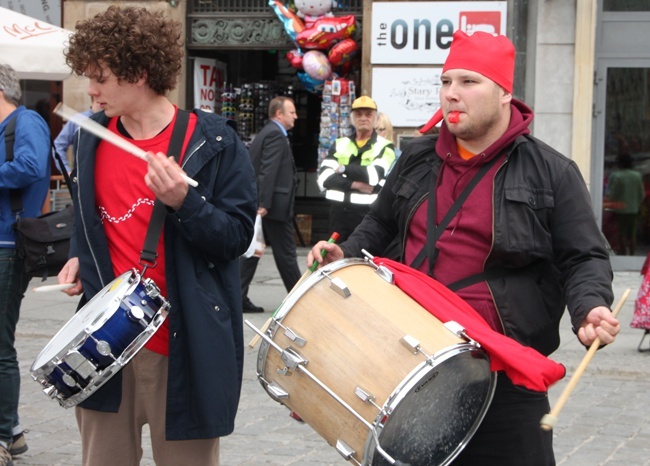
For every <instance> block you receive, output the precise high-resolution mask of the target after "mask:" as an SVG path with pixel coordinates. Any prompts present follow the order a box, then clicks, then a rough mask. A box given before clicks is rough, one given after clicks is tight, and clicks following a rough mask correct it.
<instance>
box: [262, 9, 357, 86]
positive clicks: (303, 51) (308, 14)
mask: <svg viewBox="0 0 650 466" xmlns="http://www.w3.org/2000/svg"><path fill="white" fill-rule="evenodd" d="M335 4H336V3H335V0H295V5H296V8H297V9H298V12H297V13H294V12H293V11H292V10H290V9H288V8H287V7H286V6H284V5H283V4H282V2H281V1H280V0H269V6H271V7H272V8H273V11H275V13H276V15H277V16H278V18H280V21H282V24H283V25H284V28H285V31H286V32H287V34H288V35H289V37H290V38H291V40H292V41H293V42H294V43H295V44H296V49H294V50H291V51H290V52H288V53H287V60H288V61H289V63H290V64H291V66H292V67H294V68H296V69H297V70H304V71H301V72H300V73H299V74H298V76H299V78H300V80H301V82H302V83H303V85H304V86H305V87H306V88H307V89H308V90H312V89H315V90H318V89H322V86H321V84H322V83H323V82H324V81H325V80H326V79H328V78H330V77H332V75H339V76H342V75H345V74H347V73H348V72H349V70H350V65H351V63H350V59H351V58H352V57H354V56H355V55H356V53H357V51H358V45H357V43H356V41H355V40H354V39H352V36H353V34H354V32H355V29H356V22H355V18H354V15H346V16H339V17H335V16H334V15H333V14H332V12H331V10H332V8H333V7H334V6H335ZM312 52H315V53H312ZM316 52H317V53H316Z"/></svg>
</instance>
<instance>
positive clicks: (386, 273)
mask: <svg viewBox="0 0 650 466" xmlns="http://www.w3.org/2000/svg"><path fill="white" fill-rule="evenodd" d="M371 264H374V262H371ZM375 273H376V274H377V275H379V277H380V278H382V279H383V280H384V281H386V282H388V283H389V284H391V285H392V284H394V283H395V276H394V275H393V272H391V271H390V270H388V268H386V267H385V266H383V265H380V266H379V267H377V268H376V269H375Z"/></svg>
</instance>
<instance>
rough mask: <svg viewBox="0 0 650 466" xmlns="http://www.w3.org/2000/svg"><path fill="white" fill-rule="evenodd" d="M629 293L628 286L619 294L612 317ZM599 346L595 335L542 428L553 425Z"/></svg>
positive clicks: (543, 420) (598, 339) (550, 427)
mask: <svg viewBox="0 0 650 466" xmlns="http://www.w3.org/2000/svg"><path fill="white" fill-rule="evenodd" d="M629 294H630V289H629V288H628V289H627V290H625V292H624V293H623V296H621V299H620V300H619V301H618V303H617V304H616V307H615V308H614V311H613V312H612V315H613V316H614V317H616V316H617V315H618V313H619V312H620V310H621V309H622V308H623V304H625V300H626V299H627V297H628V295H629ZM599 346H600V338H599V337H596V339H595V340H594V341H593V343H592V344H591V346H590V347H589V350H588V351H587V354H585V355H584V357H583V358H582V361H580V364H579V365H578V368H577V369H576V371H575V373H574V374H573V375H572V376H571V380H569V383H568V384H567V386H566V387H564V390H563V391H562V394H561V395H560V398H558V400H557V402H556V403H555V406H554V407H553V409H552V410H551V412H550V413H549V414H545V415H544V417H542V420H541V421H540V424H541V426H542V429H544V430H551V429H552V428H553V427H554V426H555V423H556V422H557V417H558V415H559V414H560V411H562V408H564V404H565V403H566V402H567V400H568V399H569V396H570V395H571V392H572V391H573V389H574V388H575V387H576V385H577V384H578V380H579V379H580V377H581V376H582V373H583V372H584V371H585V369H586V368H587V365H588V364H589V362H590V361H591V358H592V357H593V356H594V354H595V353H596V350H597V349H598V347H599Z"/></svg>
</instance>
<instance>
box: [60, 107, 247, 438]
mask: <svg viewBox="0 0 650 466" xmlns="http://www.w3.org/2000/svg"><path fill="white" fill-rule="evenodd" d="M195 113H196V115H197V116H198V122H197V126H196V129H195V130H194V133H193V134H192V137H191V140H190V142H189V144H188V147H187V150H186V152H185V156H184V157H183V165H182V166H183V169H184V170H185V172H186V173H187V174H188V176H189V177H191V178H193V179H195V180H196V181H197V182H198V183H199V186H198V187H197V188H192V187H190V189H189V192H188V194H187V197H186V198H185V201H184V203H183V206H182V207H181V208H180V209H179V210H177V211H171V210H168V212H167V217H166V219H165V226H164V238H165V262H166V270H165V272H166V281H167V299H168V300H169V302H170V304H171V309H170V312H169V317H168V319H169V335H170V338H169V377H168V380H167V381H162V380H161V383H167V414H166V416H167V418H166V419H167V421H166V436H167V439H168V440H187V439H199V438H214V437H222V436H224V435H228V434H230V433H231V432H232V431H233V429H234V421H235V414H236V412H237V406H238V403H239V396H240V391H241V383H242V371H243V359H244V348H243V322H242V320H243V318H242V306H241V293H240V284H239V261H238V259H239V256H240V255H241V254H243V253H244V252H245V251H246V249H247V248H248V245H249V244H250V242H251V240H252V236H253V223H254V219H255V213H256V210H257V193H256V189H255V175H254V173H253V167H252V165H251V163H250V157H249V156H248V152H247V150H246V147H245V146H244V145H243V143H242V142H241V141H240V140H239V138H238V137H237V134H236V133H235V131H234V129H233V128H232V127H231V126H230V125H229V124H228V121H227V120H226V119H225V118H223V117H221V116H218V115H214V114H211V113H206V112H202V111H195ZM91 118H92V119H93V120H96V121H98V122H99V123H101V124H102V125H104V126H105V125H107V124H108V118H107V117H106V116H105V114H104V112H99V113H96V114H94V115H93V116H92V117H91ZM98 143H99V139H98V138H96V137H95V136H93V135H92V134H90V133H88V132H87V131H85V130H83V129H82V130H80V131H79V133H78V134H77V139H76V141H75V146H74V149H75V158H76V160H75V167H76V168H75V171H74V172H73V188H74V205H75V216H76V218H75V234H74V238H73V241H72V245H71V253H70V255H71V257H78V258H79V263H80V276H81V280H82V282H83V286H84V296H83V298H82V300H81V302H80V306H81V305H83V304H84V303H85V302H87V301H88V300H89V299H90V298H91V297H92V296H94V295H95V294H96V293H97V292H98V291H100V290H101V289H102V288H103V287H105V286H106V285H107V284H109V283H110V282H111V281H112V280H113V279H114V278H115V277H114V274H113V267H112V265H111V258H110V254H109V250H108V244H107V241H106V236H105V233H104V229H103V227H102V223H101V221H100V217H99V214H98V212H97V208H96V203H95V183H94V174H95V149H96V147H97V145H98ZM115 169H116V170H119V169H120V167H115ZM126 178H128V174H125V179H126ZM115 188H116V189H119V186H116V187H115ZM137 247H140V245H137ZM134 267H137V264H134ZM120 376H121V374H120V373H118V374H117V375H116V376H115V377H113V378H112V379H111V380H110V381H109V382H107V383H106V384H105V385H104V386H103V387H101V388H100V389H99V390H98V391H97V392H96V393H95V394H93V395H92V396H90V397H89V398H88V399H87V400H85V401H84V402H83V403H82V404H81V406H82V407H84V408H88V409H94V410H99V411H106V412H116V411H117V410H118V407H119V405H120V400H121V388H120V387H121V377H120Z"/></svg>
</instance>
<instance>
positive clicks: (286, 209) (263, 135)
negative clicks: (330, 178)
mask: <svg viewBox="0 0 650 466" xmlns="http://www.w3.org/2000/svg"><path fill="white" fill-rule="evenodd" d="M297 119H298V116H297V115H296V106H295V104H294V102H293V99H291V98H289V97H284V96H279V97H275V98H273V99H272V100H271V102H270V103H269V122H268V123H267V124H266V126H264V128H262V130H261V131H260V132H259V134H257V135H256V136H255V138H254V139H253V142H252V143H251V145H250V148H249V152H250V155H251V159H252V161H253V168H255V173H256V175H257V193H258V199H259V206H258V208H257V213H258V214H259V215H260V216H261V217H262V225H263V227H264V235H265V237H266V239H267V240H268V241H269V242H270V243H271V246H272V247H273V259H274V260H275V265H276V267H277V268H278V272H280V277H281V278H282V283H284V287H285V288H286V290H287V292H289V291H291V289H292V288H293V287H294V285H295V284H296V283H297V282H298V280H300V269H299V268H298V259H297V255H296V240H295V236H294V225H293V214H294V211H293V207H294V200H295V192H296V187H297V185H298V181H297V177H296V165H295V163H294V160H293V153H292V152H291V145H290V144H289V139H288V137H287V131H288V130H290V129H291V128H293V126H294V124H295V122H296V120H297ZM240 262H241V295H242V302H243V309H244V312H264V309H263V308H262V307H260V306H256V305H254V304H253V303H252V302H251V300H250V299H249V298H248V289H249V287H250V284H251V281H253V276H254V275H255V270H256V269H257V264H258V262H259V258H258V257H256V256H253V257H248V258H244V257H242V258H241V259H240Z"/></svg>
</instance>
